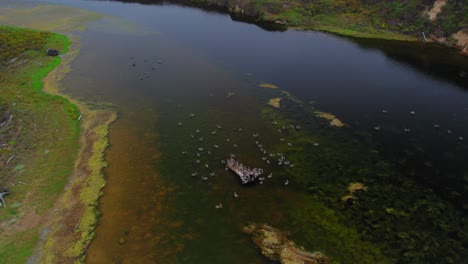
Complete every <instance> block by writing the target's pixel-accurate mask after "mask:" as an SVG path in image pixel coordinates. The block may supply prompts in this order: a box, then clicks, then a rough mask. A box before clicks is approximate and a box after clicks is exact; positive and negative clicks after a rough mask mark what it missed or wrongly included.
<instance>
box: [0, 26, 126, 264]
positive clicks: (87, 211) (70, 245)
mask: <svg viewBox="0 0 468 264" xmlns="http://www.w3.org/2000/svg"><path fill="white" fill-rule="evenodd" d="M0 29H1V30H5V31H8V32H9V34H11V35H12V36H13V37H14V38H18V39H24V40H26V41H25V42H24V43H27V42H28V41H29V39H28V37H29V35H28V34H30V35H34V34H36V35H40V36H46V37H43V38H44V39H45V40H44V43H42V45H41V47H40V48H39V49H37V50H30V48H29V47H27V46H25V52H24V53H23V54H22V55H20V56H19V57H18V58H20V59H18V61H19V62H18V63H17V62H15V60H16V59H15V60H14V61H13V62H11V63H8V65H7V66H5V68H6V71H4V72H3V74H4V77H6V78H4V79H3V80H2V82H3V83H4V84H6V85H7V86H9V87H7V88H6V90H4V93H5V94H4V96H3V97H0V99H2V101H1V102H2V103H3V104H4V106H7V110H8V106H10V107H11V108H12V110H10V111H20V110H21V109H20V110H16V109H17V108H18V107H17V106H16V105H18V104H19V105H24V107H25V109H22V110H21V111H22V112H21V113H22V115H27V116H31V115H32V116H33V121H34V127H33V129H30V128H23V130H24V131H23V132H22V133H20V134H19V135H18V133H16V134H17V136H16V137H18V140H19V141H20V142H18V143H15V144H16V145H18V147H19V149H17V150H16V149H13V150H11V151H13V153H15V154H19V155H17V156H19V157H18V158H16V159H14V160H13V162H11V164H10V165H9V166H8V163H6V164H7V165H6V166H5V167H4V168H3V171H0V172H3V173H4V175H3V176H2V175H1V173H0V176H2V180H3V181H2V184H3V185H5V186H7V184H8V187H12V188H11V189H10V190H11V191H12V195H11V197H8V198H7V199H6V200H7V203H8V202H9V201H11V202H12V203H9V208H8V210H5V211H1V213H2V214H1V215H0V216H1V218H0V229H2V230H4V236H3V237H2V239H1V240H0V244H4V246H2V249H1V250H0V256H3V257H4V260H5V261H11V262H12V263H23V262H26V263H38V262H39V263H50V262H53V263H72V262H76V261H80V259H81V260H82V259H83V258H84V252H85V250H86V248H87V247H88V246H89V244H90V242H91V240H92V239H93V237H94V229H95V227H96V225H97V218H98V214H99V213H98V211H97V206H98V201H99V197H100V196H101V190H102V188H103V187H104V186H105V184H106V181H105V179H104V175H103V172H102V170H103V168H105V167H106V166H107V163H106V162H105V161H104V156H105V150H106V149H107V146H108V130H109V126H110V124H111V123H112V122H113V121H115V120H116V118H117V115H116V113H115V112H113V111H111V110H109V109H105V108H102V109H91V108H90V107H88V106H87V105H86V104H85V103H84V102H80V101H78V100H76V99H74V98H72V97H71V96H69V95H66V94H64V93H62V92H61V88H60V86H61V81H62V79H63V78H64V77H65V76H66V74H67V73H69V72H70V71H71V62H72V61H73V60H74V59H75V57H76V56H77V55H78V54H79V51H80V42H79V39H78V38H76V37H74V36H73V35H71V34H67V35H63V34H58V33H51V32H48V31H41V30H33V29H28V28H24V27H17V26H16V27H13V26H1V28H0ZM10 32H11V33H10ZM6 41H7V42H5V43H2V44H8V43H9V42H8V41H9V40H8V39H7V40H6ZM13 43H14V42H13ZM16 45H17V47H20V48H22V46H21V45H22V44H21V42H20V44H16ZM55 46H57V47H62V48H61V50H62V51H61V54H62V55H61V56H60V57H47V56H45V55H43V54H44V53H42V52H43V51H42V50H43V49H44V52H45V49H47V48H49V47H55ZM10 67H13V68H11V70H10ZM25 78H26V81H25ZM28 81H29V82H28ZM25 84H26V85H25ZM23 85H25V86H24V87H23ZM15 93H20V94H23V95H24V96H21V97H19V98H20V99H18V95H16V96H15ZM23 98H24V99H23ZM22 100H26V101H24V102H22ZM31 100H33V101H31ZM30 101H31V102H30ZM42 109H46V110H42ZM0 110H1V109H0ZM50 111H52V112H50ZM6 113H8V112H6ZM0 114H2V113H0ZM34 116H35V117H34ZM21 117H22V116H21V115H20V116H18V117H16V116H15V118H14V119H13V120H14V122H13V127H12V128H10V129H15V125H17V126H19V128H20V129H21V124H22V123H23V121H21ZM34 118H38V119H40V121H37V120H35V119H34ZM16 119H18V120H17V121H16V122H17V123H18V124H15V120H16ZM25 121H26V122H28V120H25ZM36 122H38V123H37V131H36ZM26 125H29V126H31V125H32V124H31V121H29V124H28V123H26V124H24V125H23V126H26ZM7 129H9V128H8V127H7ZM59 131H60V132H59ZM7 132H8V130H7ZM55 133H57V135H55ZM6 136H7V138H6V139H8V135H6ZM38 138H39V139H38ZM31 140H33V142H34V141H39V143H37V144H38V146H36V144H35V143H34V145H33V146H32V148H31V146H29V145H30V144H32V142H29V141H31ZM28 142H29V143H28ZM2 147H4V146H2ZM46 147H47V148H46ZM49 147H50V149H49ZM24 148H26V150H24ZM43 148H45V154H44V152H43V150H42V149H43ZM28 149H31V150H28ZM41 151H42V152H41ZM49 152H50V153H49ZM0 154H1V153H0ZM10 155H11V154H8V156H10ZM23 164H25V165H23ZM15 165H16V167H15ZM19 167H20V168H23V167H26V169H25V171H26V172H25V173H22V170H21V171H19V172H16V170H17V168H19ZM18 183H20V185H18ZM10 185H11V186H10ZM50 189H52V190H53V191H52V190H50ZM44 195H47V196H46V197H47V199H44V200H43V199H42V197H43V196H44ZM33 198H34V199H33ZM10 208H11V209H10ZM12 210H13V211H12ZM8 245H11V246H8Z"/></svg>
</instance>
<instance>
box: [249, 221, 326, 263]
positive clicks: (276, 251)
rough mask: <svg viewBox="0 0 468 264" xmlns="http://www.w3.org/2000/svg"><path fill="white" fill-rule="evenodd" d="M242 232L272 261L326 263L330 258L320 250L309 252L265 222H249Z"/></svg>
mask: <svg viewBox="0 0 468 264" xmlns="http://www.w3.org/2000/svg"><path fill="white" fill-rule="evenodd" d="M244 232H245V233H247V234H249V235H251V236H252V240H253V241H254V242H255V244H256V245H257V246H258V247H259V248H260V249H261V251H262V254H263V255H264V256H265V257H267V258H268V259H270V260H272V261H277V262H280V263H283V264H328V263H330V259H329V258H328V257H327V256H325V255H324V254H322V253H320V252H314V253H310V252H308V251H305V250H304V248H302V247H298V246H296V244H295V243H294V242H292V241H290V240H288V239H287V237H286V235H285V234H284V233H283V232H281V231H280V230H278V229H276V228H273V227H271V226H269V225H267V224H262V225H257V224H250V225H248V226H246V227H244Z"/></svg>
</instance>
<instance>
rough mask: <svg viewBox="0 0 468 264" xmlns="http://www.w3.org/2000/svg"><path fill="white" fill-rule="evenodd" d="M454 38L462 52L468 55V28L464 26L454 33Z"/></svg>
mask: <svg viewBox="0 0 468 264" xmlns="http://www.w3.org/2000/svg"><path fill="white" fill-rule="evenodd" d="M452 38H453V39H455V40H456V41H457V43H456V45H457V47H459V48H461V49H462V51H461V52H460V53H461V54H463V55H465V56H468V28H464V29H462V30H460V31H458V32H457V33H455V34H453V35H452Z"/></svg>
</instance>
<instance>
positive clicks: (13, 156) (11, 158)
mask: <svg viewBox="0 0 468 264" xmlns="http://www.w3.org/2000/svg"><path fill="white" fill-rule="evenodd" d="M15 157H16V154H13V155H12V156H11V157H10V158H9V159H8V160H7V162H6V164H7V165H8V164H9V163H10V161H12V160H13V159H14V158H15Z"/></svg>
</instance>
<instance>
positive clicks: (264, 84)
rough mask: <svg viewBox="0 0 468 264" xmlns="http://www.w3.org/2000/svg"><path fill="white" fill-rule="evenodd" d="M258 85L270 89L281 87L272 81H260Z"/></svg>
mask: <svg viewBox="0 0 468 264" xmlns="http://www.w3.org/2000/svg"><path fill="white" fill-rule="evenodd" d="M258 87H262V88H269V89H278V88H279V87H278V86H276V85H274V84H271V83H260V84H259V85H258Z"/></svg>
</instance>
